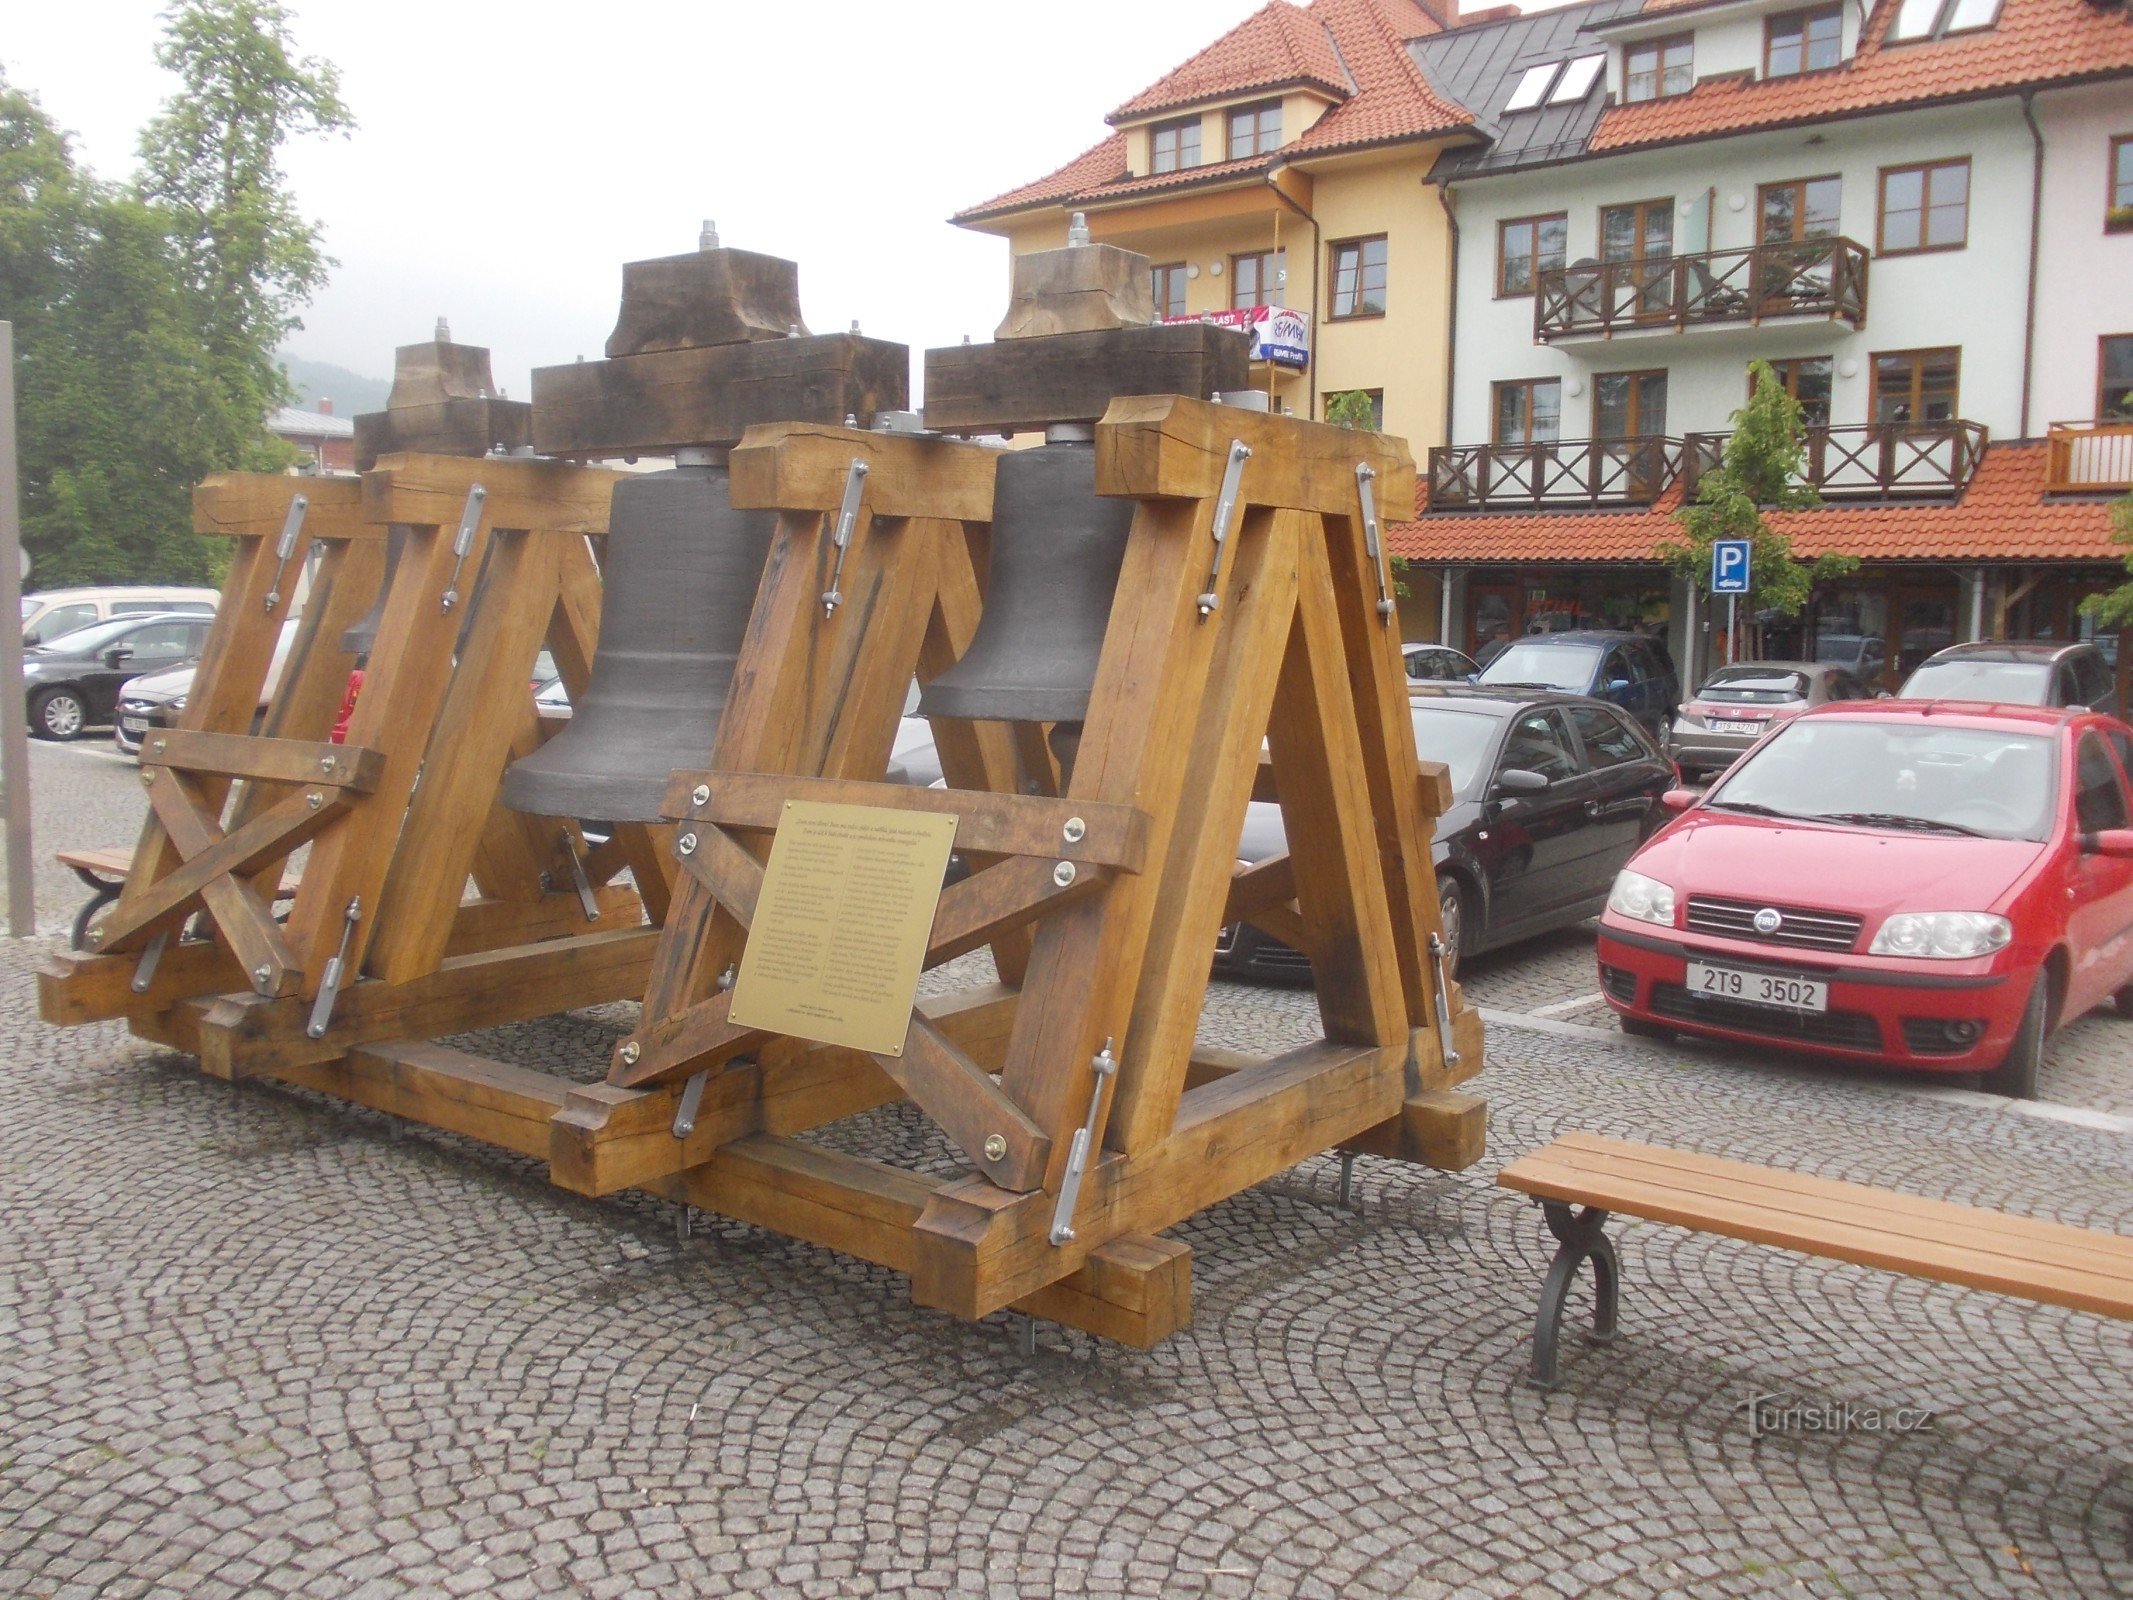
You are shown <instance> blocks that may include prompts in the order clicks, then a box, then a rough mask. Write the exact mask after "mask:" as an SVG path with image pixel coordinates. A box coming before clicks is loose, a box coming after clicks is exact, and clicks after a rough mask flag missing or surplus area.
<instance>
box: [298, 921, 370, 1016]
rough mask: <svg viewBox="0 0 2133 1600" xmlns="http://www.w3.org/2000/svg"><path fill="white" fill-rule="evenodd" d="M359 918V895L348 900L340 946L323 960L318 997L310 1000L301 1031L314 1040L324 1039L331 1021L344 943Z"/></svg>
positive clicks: (352, 934)
mask: <svg viewBox="0 0 2133 1600" xmlns="http://www.w3.org/2000/svg"><path fill="white" fill-rule="evenodd" d="M362 920H363V898H362V896H361V895H358V896H357V897H356V898H355V899H353V900H351V901H349V902H348V915H347V916H346V917H345V918H344V919H343V920H342V923H341V947H340V949H338V950H336V951H334V952H333V959H332V960H331V961H328V962H327V963H326V975H325V976H324V977H323V978H321V979H320V980H319V986H318V998H317V999H316V1000H314V1001H312V1002H311V1020H310V1021H309V1022H307V1023H305V1024H304V1032H305V1033H306V1034H308V1035H310V1037H312V1038H314V1039H323V1038H325V1037H326V1028H327V1026H328V1024H330V1023H331V1022H332V1021H333V1003H334V1002H335V1001H336V1000H338V999H340V997H341V978H342V975H343V974H345V973H346V972H347V970H348V946H349V943H350V941H352V940H353V939H354V938H355V931H356V924H357V923H358V922H361V921H362Z"/></svg>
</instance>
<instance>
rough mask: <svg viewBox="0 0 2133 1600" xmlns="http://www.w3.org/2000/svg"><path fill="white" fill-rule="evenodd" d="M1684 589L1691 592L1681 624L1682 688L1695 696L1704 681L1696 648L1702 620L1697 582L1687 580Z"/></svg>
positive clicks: (1691, 579) (1692, 579)
mask: <svg viewBox="0 0 2133 1600" xmlns="http://www.w3.org/2000/svg"><path fill="white" fill-rule="evenodd" d="M1683 587H1685V588H1686V589H1687V590H1688V591H1689V598H1688V606H1687V608H1686V615H1684V616H1683V618H1682V624H1681V687H1682V689H1683V690H1684V691H1685V692H1687V693H1690V694H1694V693H1695V692H1696V688H1697V685H1698V684H1699V683H1701V682H1702V681H1703V674H1702V663H1701V660H1700V659H1699V652H1698V651H1697V648H1696V647H1697V645H1698V644H1699V643H1700V642H1701V640H1700V639H1699V637H1698V634H1697V627H1698V623H1699V622H1700V620H1701V619H1700V618H1699V617H1698V616H1697V614H1696V612H1697V606H1696V580H1695V579H1694V578H1690V579H1687V580H1686V581H1685V583H1684V585H1683Z"/></svg>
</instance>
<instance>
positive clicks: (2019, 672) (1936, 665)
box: [1896, 639, 2118, 717]
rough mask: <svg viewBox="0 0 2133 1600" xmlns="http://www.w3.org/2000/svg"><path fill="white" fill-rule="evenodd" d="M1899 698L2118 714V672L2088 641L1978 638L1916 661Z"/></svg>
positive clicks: (1897, 696)
mask: <svg viewBox="0 0 2133 1600" xmlns="http://www.w3.org/2000/svg"><path fill="white" fill-rule="evenodd" d="M1896 698H1897V699H1899V700H1999V701H2005V702H2008V703H2010V704H2013V705H2021V706H2087V707H2088V708H2089V710H2091V711H2101V712H2102V713H2103V714H2104V715H2105V716H2109V717H2115V716H2117V715H2118V675H2117V674H2116V673H2115V672H2113V671H2112V670H2111V664H2110V662H2109V661H2107V660H2105V659H2104V654H2103V652H2102V651H2101V650H2099V649H2097V648H2096V647H2095V646H2094V645H2092V644H2068V643H2066V642H2064V641H2053V640H2048V639H2047V640H2039V641H2037V642H2035V643H2024V642H2022V641H2019V640H2012V639H1980V640H1978V641H1976V642H1975V643H1972V644H1956V645H1950V646H1949V647H1948V648H1947V649H1945V650H1940V651H1936V652H1935V653H1934V654H1932V655H1930V656H1927V657H1926V659H1925V660H1923V661H1921V662H1919V664H1918V665H1917V667H1915V668H1914V669H1913V670H1912V672H1911V675H1910V677H1908V678H1906V679H1904V683H1903V687H1902V688H1901V689H1899V690H1897V691H1896Z"/></svg>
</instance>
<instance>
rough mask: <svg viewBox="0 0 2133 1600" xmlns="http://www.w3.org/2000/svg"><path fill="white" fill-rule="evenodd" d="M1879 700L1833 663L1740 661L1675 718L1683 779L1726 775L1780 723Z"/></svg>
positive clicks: (1676, 758) (1720, 672)
mask: <svg viewBox="0 0 2133 1600" xmlns="http://www.w3.org/2000/svg"><path fill="white" fill-rule="evenodd" d="M1873 698H1874V696H1873V695H1872V693H1871V692H1869V691H1868V690H1867V689H1866V688H1864V687H1863V686H1862V685H1861V684H1860V682H1859V680H1858V679H1856V678H1854V677H1853V676H1852V675H1851V674H1850V673H1849V672H1847V671H1846V670H1845V669H1844V667H1843V666H1842V665H1841V664H1840V663H1837V662H1833V661H1739V662H1735V663H1734V664H1733V665H1732V666H1730V667H1720V668H1719V669H1718V670H1717V671H1716V672H1714V673H1712V674H1711V676H1710V677H1708V678H1706V679H1705V680H1704V683H1703V687H1702V688H1700V689H1698V690H1697V691H1696V693H1695V695H1694V696H1693V697H1692V698H1691V699H1690V700H1689V701H1688V702H1687V703H1686V704H1684V705H1683V706H1682V708H1681V709H1680V711H1678V712H1677V713H1675V716H1674V742H1673V751H1672V753H1673V757H1674V764H1675V765H1676V766H1678V767H1679V768H1680V769H1681V775H1682V777H1683V778H1684V779H1688V780H1690V781H1692V782H1693V781H1695V780H1696V779H1697V778H1698V777H1699V776H1708V775H1710V774H1712V773H1717V772H1723V771H1724V770H1725V769H1726V768H1727V767H1730V766H1732V765H1733V763H1734V762H1736V761H1738V760H1739V759H1740V758H1741V757H1742V756H1743V755H1745V754H1746V753H1747V750H1748V747H1749V746H1750V745H1752V744H1754V743H1755V741H1756V740H1758V739H1760V738H1761V737H1762V736H1763V735H1764V734H1766V733H1768V732H1769V731H1770V730H1771V729H1772V728H1775V727H1777V726H1779V725H1780V724H1781V723H1785V722H1789V721H1790V720H1791V719H1792V718H1794V717H1796V716H1798V715H1799V714H1800V713H1801V712H1803V711H1805V710H1808V709H1809V708H1810V707H1813V706H1819V705H1827V704H1828V703H1829V702H1830V701H1832V700H1871V699H1873Z"/></svg>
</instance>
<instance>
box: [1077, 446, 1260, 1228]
mask: <svg viewBox="0 0 2133 1600" xmlns="http://www.w3.org/2000/svg"><path fill="white" fill-rule="evenodd" d="M1237 448H1239V449H1240V450H1241V449H1243V448H1244V447H1243V446H1242V445H1239V446H1238V447H1237ZM1089 1065H1090V1066H1091V1067H1092V1068H1093V1069H1094V1070H1095V1072H1096V1082H1095V1083H1094V1084H1092V1085H1091V1086H1090V1088H1089V1120H1088V1121H1086V1122H1084V1123H1083V1124H1082V1125H1081V1126H1080V1127H1078V1128H1076V1129H1075V1130H1074V1142H1073V1144H1071V1145H1069V1146H1068V1147H1067V1164H1066V1176H1065V1177H1064V1178H1063V1179H1061V1180H1060V1184H1059V1204H1058V1205H1056V1206H1054V1207H1053V1208H1052V1234H1051V1238H1052V1243H1053V1244H1054V1245H1062V1244H1071V1243H1073V1240H1074V1205H1075V1202H1077V1201H1078V1200H1080V1199H1081V1180H1082V1177H1083V1176H1084V1175H1085V1174H1086V1173H1087V1172H1088V1170H1089V1149H1090V1147H1091V1146H1092V1145H1094V1144H1095V1143H1096V1114H1097V1113H1098V1112H1099V1111H1101V1110H1102V1109H1103V1104H1104V1080H1105V1079H1106V1078H1109V1077H1110V1076H1111V1075H1112V1074H1113V1073H1115V1072H1117V1071H1118V1059H1117V1058H1116V1057H1115V1056H1113V1055H1112V1054H1111V1041H1110V1040H1109V1039H1108V1038H1106V1039H1105V1040H1104V1047H1103V1048H1102V1049H1101V1050H1099V1051H1097V1052H1096V1054H1095V1055H1094V1056H1093V1057H1091V1058H1090V1061H1089Z"/></svg>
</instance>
